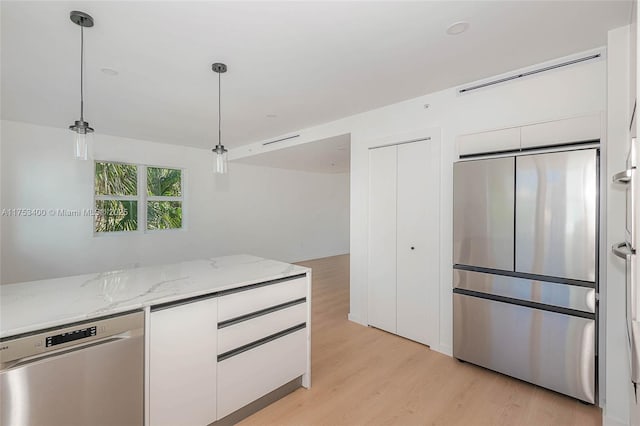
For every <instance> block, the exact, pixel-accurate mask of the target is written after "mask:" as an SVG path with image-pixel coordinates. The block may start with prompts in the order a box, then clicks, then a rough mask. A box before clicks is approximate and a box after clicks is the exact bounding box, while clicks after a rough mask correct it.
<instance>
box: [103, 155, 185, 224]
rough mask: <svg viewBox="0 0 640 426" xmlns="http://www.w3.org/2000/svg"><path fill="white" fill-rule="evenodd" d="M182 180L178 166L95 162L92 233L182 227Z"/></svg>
mask: <svg viewBox="0 0 640 426" xmlns="http://www.w3.org/2000/svg"><path fill="white" fill-rule="evenodd" d="M182 183H183V173H182V170H181V169H174V168H168V167H155V166H153V167H152V166H143V165H136V164H126V163H115V162H101V161H96V163H95V182H94V186H95V207H96V215H95V226H94V230H95V232H96V233H103V232H131V231H139V230H148V231H154V230H162V229H181V228H182V227H183V223H182V208H183V202H184V199H183V187H182ZM140 188H144V190H140Z"/></svg>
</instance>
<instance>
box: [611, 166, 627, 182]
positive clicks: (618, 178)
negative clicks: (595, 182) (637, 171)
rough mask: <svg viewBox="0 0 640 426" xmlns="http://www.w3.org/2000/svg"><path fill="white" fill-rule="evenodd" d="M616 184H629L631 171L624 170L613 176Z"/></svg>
mask: <svg viewBox="0 0 640 426" xmlns="http://www.w3.org/2000/svg"><path fill="white" fill-rule="evenodd" d="M613 181H614V182H615V183H629V182H630V181H631V169H627V170H623V171H621V172H618V173H616V174H615V175H613Z"/></svg>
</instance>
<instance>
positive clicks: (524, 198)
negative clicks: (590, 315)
mask: <svg viewBox="0 0 640 426" xmlns="http://www.w3.org/2000/svg"><path fill="white" fill-rule="evenodd" d="M596 169H597V151H596V150H595V149H588V150H581V151H567V152H554V153H549V154H536V155H524V156H521V157H517V158H516V271H518V272H525V273H531V274H538V275H546V276H554V277H563V278H571V279H575V280H583V281H591V282H593V281H595V279H596V209H597V194H598V178H597V171H596Z"/></svg>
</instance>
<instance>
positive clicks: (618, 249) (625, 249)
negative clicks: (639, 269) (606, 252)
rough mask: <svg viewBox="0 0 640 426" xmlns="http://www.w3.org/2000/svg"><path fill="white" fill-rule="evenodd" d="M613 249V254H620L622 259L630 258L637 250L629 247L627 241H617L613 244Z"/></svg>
mask: <svg viewBox="0 0 640 426" xmlns="http://www.w3.org/2000/svg"><path fill="white" fill-rule="evenodd" d="M611 251H612V252H613V254H615V255H616V256H618V257H619V258H621V259H625V260H626V259H628V258H629V256H631V255H632V254H636V251H635V250H634V249H632V248H631V247H629V245H628V244H627V243H626V242H625V243H616V244H614V245H612V246H611Z"/></svg>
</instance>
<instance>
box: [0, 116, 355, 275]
mask: <svg viewBox="0 0 640 426" xmlns="http://www.w3.org/2000/svg"><path fill="white" fill-rule="evenodd" d="M0 140H1V147H0V148H1V157H0V158H1V168H2V170H1V179H0V181H1V182H2V190H1V194H2V199H1V202H0V204H1V206H0V207H1V208H3V209H11V208H32V209H34V208H39V209H40V208H41V209H47V210H48V209H51V208H53V209H59V208H60V209H84V208H92V206H93V192H92V191H93V176H92V170H93V166H92V163H91V162H90V161H89V162H81V161H74V160H72V159H71V133H70V132H69V131H68V130H66V129H56V128H51V127H42V126H35V125H30V124H25V123H17V122H10V121H3V122H2V129H1V139H0ZM95 158H96V159H101V160H114V161H125V162H134V163H141V164H152V165H164V166H174V167H183V168H185V169H186V190H185V194H186V203H185V222H186V230H183V231H160V232H154V233H148V234H144V233H133V234H129V235H100V236H94V235H93V233H92V218H91V217H49V216H47V217H8V216H4V217H2V221H1V231H2V251H1V256H2V257H1V264H2V283H10V282H17V281H27V280H34V279H42V278H49V277H60V276H66V275H72V274H79V273H87V272H94V271H104V270H110V269H116V268H121V267H126V266H132V265H134V264H143V265H144V264H157V263H165V262H171V261H177V260H185V259H195V258H203V257H208V256H217V255H225V254H234V253H249V254H254V255H258V256H263V257H269V258H273V259H279V260H283V261H289V262H293V261H299V260H305V259H311V258H318V257H325V256H331V255H336V254H343V253H347V252H348V251H349V175H348V174H320V173H306V172H300V171H291V170H282V169H274V168H265V167H257V166H252V165H245V164H239V163H233V162H232V163H231V164H230V166H229V169H230V173H229V175H227V176H223V177H219V176H214V174H213V173H212V171H211V164H212V157H211V154H210V152H209V151H206V150H201V149H196V148H187V147H181V146H177V145H167V144H160V143H153V142H148V141H140V140H133V139H125V138H118V137H112V136H106V135H101V134H97V135H96V146H95Z"/></svg>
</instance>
